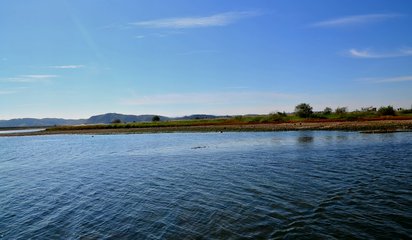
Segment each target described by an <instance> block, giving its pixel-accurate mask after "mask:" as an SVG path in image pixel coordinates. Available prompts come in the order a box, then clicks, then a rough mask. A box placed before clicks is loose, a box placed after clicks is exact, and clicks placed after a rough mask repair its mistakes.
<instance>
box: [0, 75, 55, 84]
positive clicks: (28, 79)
mask: <svg viewBox="0 0 412 240" xmlns="http://www.w3.org/2000/svg"><path fill="white" fill-rule="evenodd" d="M57 77H58V76H57V75H44V74H43V75H41V74H37V75H20V76H17V77H9V78H3V79H1V81H3V82H15V83H34V82H46V81H50V80H51V79H53V78H57Z"/></svg>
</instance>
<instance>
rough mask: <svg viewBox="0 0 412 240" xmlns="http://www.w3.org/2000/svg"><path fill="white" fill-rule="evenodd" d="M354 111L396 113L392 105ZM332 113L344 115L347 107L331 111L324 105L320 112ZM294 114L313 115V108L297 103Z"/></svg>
mask: <svg viewBox="0 0 412 240" xmlns="http://www.w3.org/2000/svg"><path fill="white" fill-rule="evenodd" d="M355 112H363V113H374V114H377V115H380V116H395V115H396V114H397V111H396V110H395V109H394V108H393V107H392V106H386V107H380V108H379V109H376V108H375V107H367V108H362V109H361V110H360V111H358V110H357V111H355ZM399 112H400V113H410V112H411V113H412V108H411V110H407V109H406V110H405V109H400V110H399ZM333 113H335V114H336V115H345V114H347V113H348V109H347V108H346V107H338V108H336V109H335V111H333V110H332V108H330V107H326V108H325V109H324V110H323V111H322V112H321V114H322V115H330V114H333ZM295 114H296V116H298V117H301V118H309V117H313V116H314V112H313V108H312V107H311V106H310V105H309V104H307V103H301V104H299V105H297V106H296V107H295Z"/></svg>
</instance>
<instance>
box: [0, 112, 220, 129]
mask: <svg viewBox="0 0 412 240" xmlns="http://www.w3.org/2000/svg"><path fill="white" fill-rule="evenodd" d="M153 116H156V115H149V114H146V115H125V114H119V113H106V114H101V115H96V116H92V117H90V118H88V119H62V118H42V119H39V118H17V119H10V120H0V127H39V126H54V125H79V124H99V123H102V124H108V123H111V122H113V121H114V120H117V119H119V120H120V121H122V122H150V121H152V118H153ZM157 116H159V115H157ZM159 117H160V120H161V121H166V120H179V119H181V120H185V119H213V118H218V116H215V115H206V114H195V115H190V116H184V117H177V118H169V117H165V116H159Z"/></svg>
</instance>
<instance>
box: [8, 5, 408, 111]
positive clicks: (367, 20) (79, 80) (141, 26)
mask: <svg viewBox="0 0 412 240" xmlns="http://www.w3.org/2000/svg"><path fill="white" fill-rule="evenodd" d="M411 26H412V1H410V0H364V1H359V0H344V1H342V0H302V1H298V0H295V1H291V0H277V1H275V0H274V1H271V0H260V1H259V0H256V1H250V0H247V1H246V0H237V1H229V0H225V1H222V0H210V1H193V0H176V1H160V0H139V1H137V0H27V1H15V0H4V1H1V3H0V119H11V118H22V117H37V118H44V117H62V118H87V117H89V116H91V115H95V114H102V113H107V112H117V113H124V114H136V115H138V114H159V115H166V116H182V115H188V114H198V113H207V114H249V113H269V112H273V111H287V112H291V111H293V109H294V106H295V105H297V104H299V103H301V102H307V103H310V104H311V105H312V106H313V107H314V109H315V110H322V109H323V108H325V107H327V106H329V107H332V108H336V107H338V106H340V107H342V106H344V107H348V108H349V109H350V110H354V109H357V108H361V107H367V106H378V107H379V106H383V105H393V106H395V107H404V108H410V107H411V105H412V30H411V29H412V27H411Z"/></svg>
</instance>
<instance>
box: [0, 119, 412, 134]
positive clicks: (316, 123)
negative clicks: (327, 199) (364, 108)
mask: <svg viewBox="0 0 412 240" xmlns="http://www.w3.org/2000/svg"><path fill="white" fill-rule="evenodd" d="M270 117H271V116H270V115H267V116H254V117H234V118H227V119H211V120H185V121H164V122H143V123H119V124H98V125H78V126H56V127H50V128H47V129H46V130H45V131H40V132H31V133H18V134H17V133H16V134H7V135H3V136H28V135H49V134H128V133H130V134H133V133H160V132H227V131H295V130H296V131H298V130H340V131H363V132H392V131H412V117H409V116H390V117H373V118H362V119H357V120H345V119H333V118H326V119H319V118H309V119H293V118H294V117H291V118H292V119H287V118H284V119H281V120H279V119H276V120H274V119H271V120H270V119H268V118H270Z"/></svg>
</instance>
